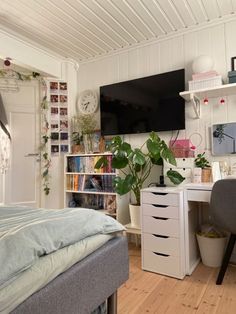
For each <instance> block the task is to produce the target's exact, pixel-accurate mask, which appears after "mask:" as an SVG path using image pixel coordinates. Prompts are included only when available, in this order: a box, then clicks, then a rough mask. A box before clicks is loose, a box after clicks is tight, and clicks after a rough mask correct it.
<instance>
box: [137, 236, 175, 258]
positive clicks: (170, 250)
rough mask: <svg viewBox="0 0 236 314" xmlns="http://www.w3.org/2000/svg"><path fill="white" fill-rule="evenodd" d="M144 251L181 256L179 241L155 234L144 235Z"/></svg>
mask: <svg viewBox="0 0 236 314" xmlns="http://www.w3.org/2000/svg"><path fill="white" fill-rule="evenodd" d="M143 249H144V250H148V251H153V252H159V253H164V254H168V255H171V256H179V255H180V252H179V250H180V249H179V239H178V238H172V237H163V236H162V237H159V236H157V235H155V234H148V233H144V234H143Z"/></svg>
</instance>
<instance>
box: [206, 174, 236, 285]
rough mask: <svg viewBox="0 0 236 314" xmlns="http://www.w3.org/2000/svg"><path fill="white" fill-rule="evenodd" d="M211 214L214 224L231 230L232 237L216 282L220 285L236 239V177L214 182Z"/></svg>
mask: <svg viewBox="0 0 236 314" xmlns="http://www.w3.org/2000/svg"><path fill="white" fill-rule="evenodd" d="M210 216H211V220H212V222H213V224H214V225H216V226H218V227H219V228H221V229H223V230H225V231H228V232H230V239H229V242H228V245H227V248H226V251H225V255H224V258H223V261H222V265H221V268H220V272H219V274H218V278H217V280H216V284H218V285H220V284H221V283H222V281H223V279H224V275H225V272H226V269H227V267H228V263H229V260H230V257H231V254H232V251H233V248H234V244H235V240H236V179H225V180H219V181H217V182H216V183H215V184H214V186H213V189H212V193H211V201H210Z"/></svg>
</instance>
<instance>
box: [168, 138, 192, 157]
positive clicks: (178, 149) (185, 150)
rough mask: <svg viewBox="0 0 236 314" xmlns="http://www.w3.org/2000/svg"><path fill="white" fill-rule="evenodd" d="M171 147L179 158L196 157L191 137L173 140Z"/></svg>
mask: <svg viewBox="0 0 236 314" xmlns="http://www.w3.org/2000/svg"><path fill="white" fill-rule="evenodd" d="M170 149H171V151H172V152H173V154H174V156H175V157H177V158H179V157H180V158H181V157H194V149H193V144H192V143H191V141H190V140H189V139H181V140H171V141H170Z"/></svg>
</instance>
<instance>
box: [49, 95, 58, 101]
mask: <svg viewBox="0 0 236 314" xmlns="http://www.w3.org/2000/svg"><path fill="white" fill-rule="evenodd" d="M50 102H51V103H58V95H50Z"/></svg>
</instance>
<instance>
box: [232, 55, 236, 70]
mask: <svg viewBox="0 0 236 314" xmlns="http://www.w3.org/2000/svg"><path fill="white" fill-rule="evenodd" d="M231 71H236V57H232V58H231Z"/></svg>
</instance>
